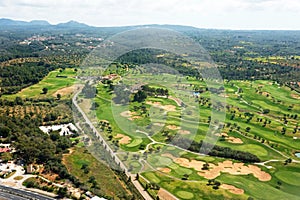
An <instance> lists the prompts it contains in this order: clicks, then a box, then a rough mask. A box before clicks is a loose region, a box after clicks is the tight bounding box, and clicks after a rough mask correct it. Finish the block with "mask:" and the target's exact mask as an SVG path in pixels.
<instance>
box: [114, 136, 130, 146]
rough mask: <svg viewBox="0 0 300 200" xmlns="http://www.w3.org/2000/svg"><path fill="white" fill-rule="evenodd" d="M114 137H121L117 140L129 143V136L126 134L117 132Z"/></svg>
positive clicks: (121, 142)
mask: <svg viewBox="0 0 300 200" xmlns="http://www.w3.org/2000/svg"><path fill="white" fill-rule="evenodd" d="M115 138H116V139H119V138H121V139H120V140H119V143H120V144H129V143H130V141H131V138H130V137H128V136H126V135H123V134H118V135H116V136H115Z"/></svg>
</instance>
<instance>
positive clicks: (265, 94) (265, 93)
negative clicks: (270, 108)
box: [262, 92, 271, 96]
mask: <svg viewBox="0 0 300 200" xmlns="http://www.w3.org/2000/svg"><path fill="white" fill-rule="evenodd" d="M262 95H263V96H267V95H269V96H270V95H271V94H270V93H269V92H263V93H262Z"/></svg>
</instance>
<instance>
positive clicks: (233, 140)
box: [226, 137, 244, 144]
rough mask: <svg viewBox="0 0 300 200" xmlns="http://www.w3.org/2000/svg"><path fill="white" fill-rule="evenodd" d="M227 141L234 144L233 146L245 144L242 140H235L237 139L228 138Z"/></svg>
mask: <svg viewBox="0 0 300 200" xmlns="http://www.w3.org/2000/svg"><path fill="white" fill-rule="evenodd" d="M226 140H227V141H228V142H230V143H233V144H243V143H244V142H243V140H241V139H240V138H235V137H228V138H226Z"/></svg>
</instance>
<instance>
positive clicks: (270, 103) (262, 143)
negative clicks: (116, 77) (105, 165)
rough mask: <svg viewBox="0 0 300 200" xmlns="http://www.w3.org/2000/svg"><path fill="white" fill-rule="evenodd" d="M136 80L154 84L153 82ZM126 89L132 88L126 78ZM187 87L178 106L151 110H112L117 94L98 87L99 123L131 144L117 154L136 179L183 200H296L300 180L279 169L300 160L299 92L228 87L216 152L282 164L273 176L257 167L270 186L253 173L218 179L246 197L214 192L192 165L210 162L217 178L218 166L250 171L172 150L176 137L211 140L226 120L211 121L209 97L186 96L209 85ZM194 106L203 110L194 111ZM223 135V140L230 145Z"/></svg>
mask: <svg viewBox="0 0 300 200" xmlns="http://www.w3.org/2000/svg"><path fill="white" fill-rule="evenodd" d="M130 75H131V76H138V77H137V78H140V77H139V76H143V77H144V78H148V77H147V74H143V75H140V74H139V73H137V74H134V75H133V74H130ZM131 78H132V77H131ZM173 78H174V77H173ZM147 80H149V82H151V81H152V82H151V84H149V85H150V86H151V87H153V88H159V87H161V86H160V85H158V84H155V83H153V81H154V82H155V81H156V82H164V86H165V87H168V86H171V84H172V81H173V80H172V75H166V76H165V77H161V76H158V75H151V76H149V79H147ZM122 81H123V83H128V84H129V83H130V82H129V80H127V78H126V77H124V78H123V79H122ZM168 81H170V82H168ZM116 84H118V83H116ZM180 84H181V85H183V86H178V90H176V91H172V92H171V93H170V94H169V95H170V96H171V98H165V97H158V96H155V97H153V96H152V97H151V96H150V97H147V99H145V100H144V102H129V104H128V105H126V106H121V105H115V104H113V103H112V102H113V98H114V97H115V94H114V92H112V91H110V90H109V89H108V86H107V85H105V84H102V83H98V84H97V89H98V94H97V97H96V98H95V99H94V100H95V101H96V102H97V103H98V104H99V105H100V106H99V108H98V109H97V110H96V116H97V119H96V120H98V121H101V120H106V121H108V122H109V124H110V126H111V128H112V132H113V135H114V136H115V135H116V134H123V135H127V136H129V137H130V138H131V140H130V142H129V143H128V144H121V145H119V147H118V148H116V151H118V152H120V153H124V152H126V156H125V155H124V154H122V155H121V154H120V158H121V159H122V160H124V162H125V165H126V166H128V167H129V169H130V170H131V172H133V173H140V174H142V175H143V176H144V178H145V179H147V180H148V181H149V182H150V183H156V184H158V185H159V186H160V187H163V188H164V189H166V190H168V191H169V192H171V193H172V194H173V195H175V196H176V197H178V198H179V199H203V197H205V198H207V199H224V198H225V199H226V198H227V199H247V198H248V197H253V198H254V199H259V198H263V199H268V198H269V197H270V198H271V199H272V198H275V197H280V198H281V199H284V198H285V197H289V198H290V199H297V197H296V195H295V192H296V187H298V186H299V184H298V183H297V182H296V181H295V180H296V179H293V178H294V177H296V178H298V176H300V175H299V174H300V173H298V172H297V171H295V170H294V171H293V170H291V171H290V170H286V169H283V168H282V166H280V162H282V160H286V159H287V158H288V157H293V159H297V158H295V156H294V152H295V151H299V150H300V149H299V146H300V140H295V139H294V138H293V137H295V136H298V137H299V138H300V133H294V134H293V133H292V131H293V129H294V127H295V126H297V125H298V121H297V115H298V114H299V115H300V106H299V104H298V102H297V100H296V99H294V98H292V97H293V95H294V96H295V95H296V94H294V92H291V91H289V90H288V88H287V87H281V88H278V85H277V84H274V83H272V82H268V81H252V82H250V81H231V82H229V83H225V90H226V92H227V93H226V95H225V96H226V102H227V107H226V117H225V121H224V122H223V123H224V126H223V127H222V128H219V130H218V132H217V133H218V134H219V138H218V137H217V138H216V145H218V146H219V147H223V148H229V149H230V151H231V150H235V151H239V152H243V153H250V155H255V156H257V158H258V160H261V162H263V161H269V160H279V161H278V163H276V167H274V168H273V167H271V166H269V165H267V166H266V167H268V168H266V167H263V166H261V165H256V164H254V163H251V165H252V167H253V169H255V170H257V169H258V170H261V173H262V174H264V173H265V175H266V177H267V179H266V180H265V179H263V178H262V181H260V179H258V178H257V176H258V175H257V174H256V176H255V175H254V173H252V172H251V173H250V174H249V175H242V174H236V175H231V174H230V173H228V172H226V170H225V171H220V174H217V175H216V176H215V175H214V176H212V177H216V179H217V180H218V181H220V182H221V183H224V184H229V185H231V186H234V187H236V188H238V189H241V190H242V191H244V194H234V193H232V192H230V191H229V190H228V189H227V190H226V189H220V188H219V189H213V187H212V186H209V185H207V181H208V178H205V176H203V174H202V175H201V173H200V174H199V173H198V172H200V171H199V170H198V171H197V170H196V168H197V167H199V166H195V165H194V166H189V164H191V163H195V162H202V163H203V162H204V163H208V164H209V168H208V169H206V170H213V169H212V168H213V167H214V166H218V165H219V164H220V165H222V164H221V163H223V162H224V161H227V162H229V161H232V162H233V164H234V163H238V165H240V164H242V165H243V164H244V165H245V166H248V165H250V163H245V162H243V160H233V159H230V158H224V157H222V156H220V157H215V156H203V155H200V154H199V152H191V151H186V150H184V149H180V148H178V147H177V146H176V145H175V146H173V144H172V139H174V138H176V137H180V138H185V139H189V140H191V141H195V142H200V141H202V140H205V139H206V138H207V134H208V133H210V127H214V126H215V124H217V122H216V121H212V122H211V118H210V117H211V115H212V114H213V115H214V116H215V117H216V118H219V119H221V118H222V112H221V111H220V110H215V111H214V113H212V110H213V109H212V105H211V104H210V103H211V98H212V96H211V93H210V91H205V92H203V93H202V94H201V96H200V98H196V97H195V96H192V95H193V94H190V95H188V94H187V93H186V91H187V90H189V89H192V88H193V87H201V88H204V87H205V86H206V84H205V83H204V82H203V81H197V80H194V79H192V78H191V79H190V80H188V79H182V80H181V82H180ZM180 84H179V85H180ZM282 94H284V97H283V96H282ZM292 94H293V95H292ZM175 96H176V98H178V99H180V100H182V102H185V103H186V106H185V107H182V106H179V105H178V102H176V98H173V97H175ZM131 98H132V97H131ZM214 98H216V99H218V95H214ZM174 99H175V100H174ZM195 102H197V104H196V105H195V104H194V105H193V104H192V103H195ZM198 104H199V105H198ZM196 106H199V109H198V110H197V109H195V108H196ZM89 114H90V115H91V113H89ZM295 115H296V117H295ZM283 117H285V118H286V119H287V122H285V123H286V124H284V122H283V120H282V119H283ZM283 127H285V128H286V130H285V131H286V132H285V134H282V133H281V132H282V129H283ZM221 134H224V137H223V138H222V137H221V136H220V135H221ZM103 135H104V136H105V137H107V138H109V136H110V133H108V132H107V131H103ZM113 142H114V141H112V143H113ZM224 151H227V149H226V150H224ZM239 152H238V153H239ZM176 159H179V160H176ZM186 160H187V161H186ZM253 165H255V166H257V168H256V167H255V166H253ZM270 165H272V166H273V165H274V164H273V163H272V164H270ZM270 167H271V168H270ZM277 169H279V170H277ZM144 170H145V171H144ZM149 170H150V171H149ZM153 170H158V171H153ZM238 171H239V170H237V172H238ZM204 172H205V171H202V173H204ZM255 173H259V171H258V172H255ZM269 177H270V178H269ZM264 180H265V181H264ZM278 181H279V182H280V181H281V182H282V183H283V184H282V186H281V188H280V189H278V188H276V184H277V182H278ZM259 188H264V189H265V191H267V193H269V194H267V193H266V192H265V193H263V194H262V193H261V190H260V189H259ZM150 193H151V194H156V193H157V191H152V190H150Z"/></svg>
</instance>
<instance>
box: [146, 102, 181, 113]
mask: <svg viewBox="0 0 300 200" xmlns="http://www.w3.org/2000/svg"><path fill="white" fill-rule="evenodd" d="M146 103H147V104H148V105H151V106H154V107H157V108H161V109H164V110H165V111H167V112H171V111H176V106H173V105H161V103H160V102H152V101H147V102H146Z"/></svg>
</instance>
